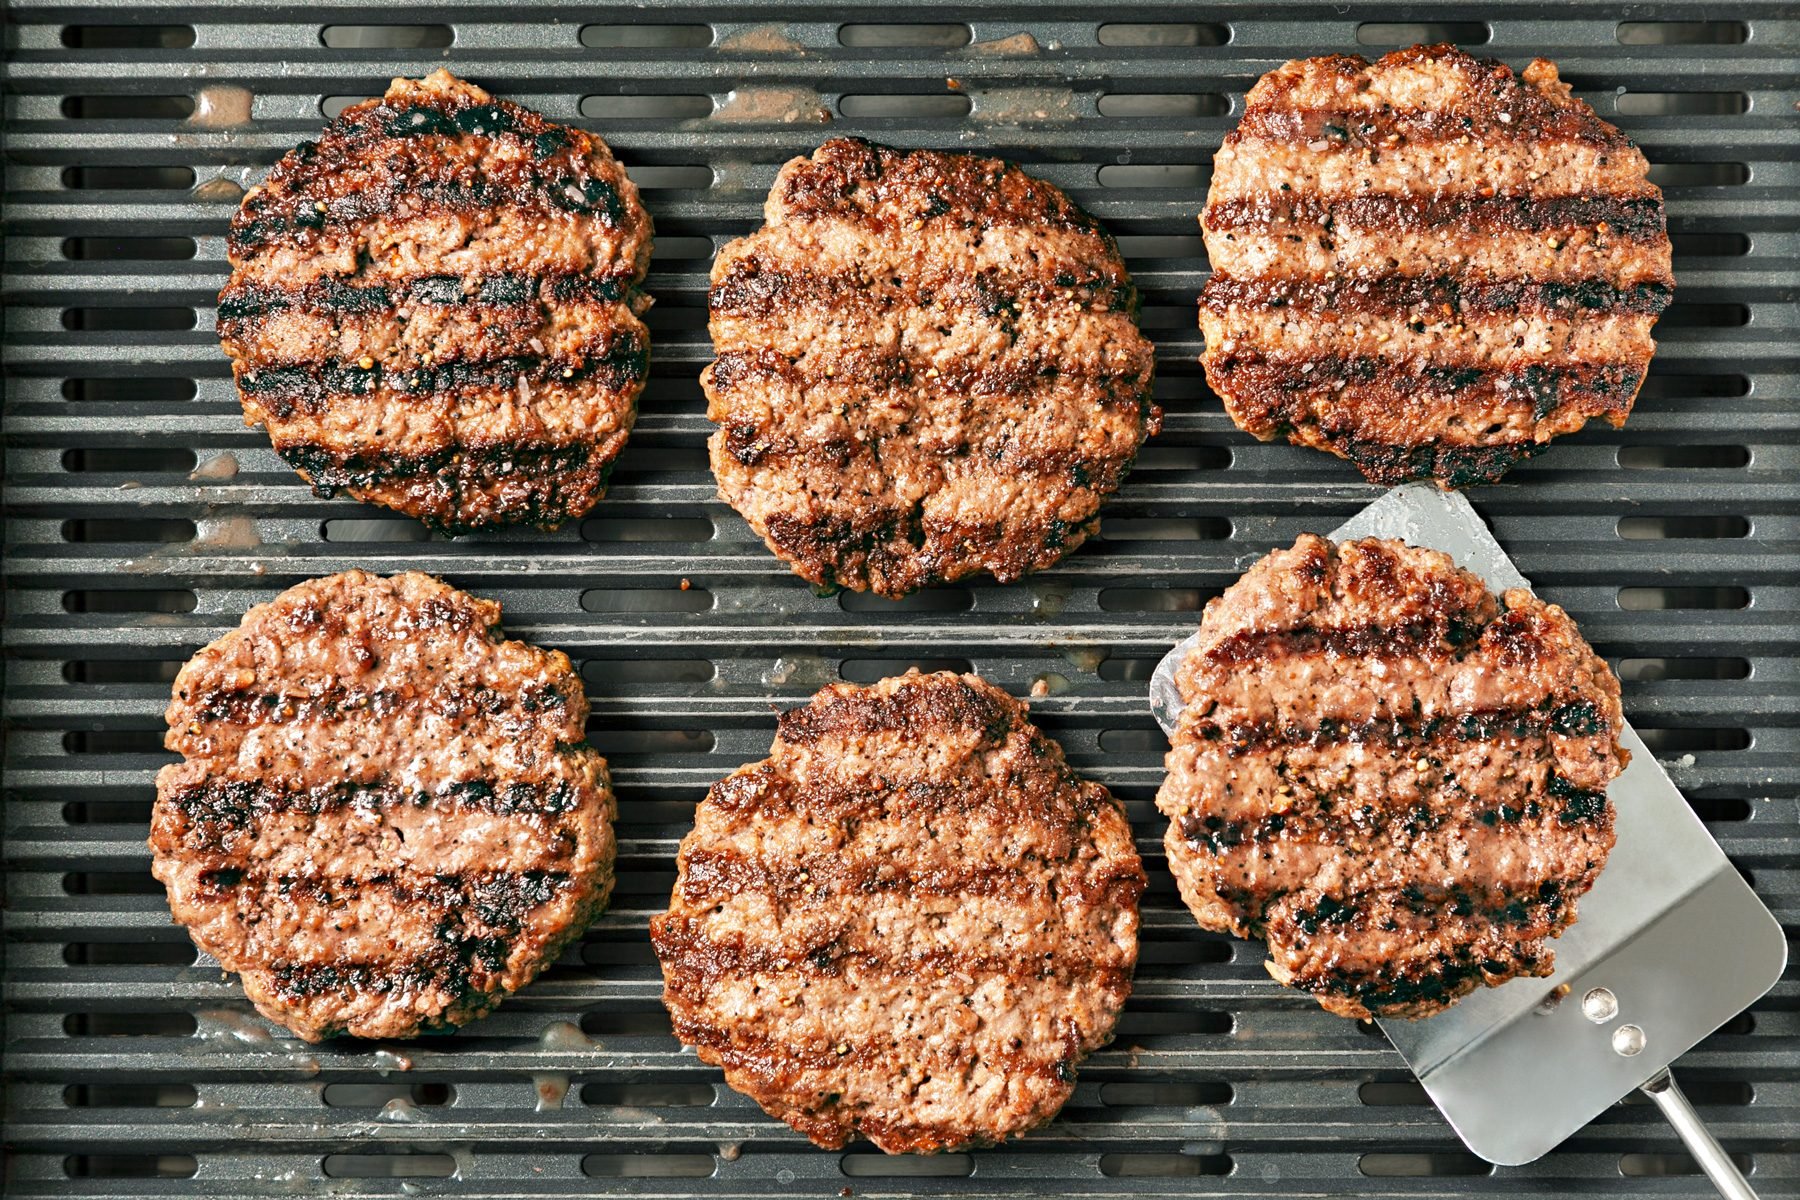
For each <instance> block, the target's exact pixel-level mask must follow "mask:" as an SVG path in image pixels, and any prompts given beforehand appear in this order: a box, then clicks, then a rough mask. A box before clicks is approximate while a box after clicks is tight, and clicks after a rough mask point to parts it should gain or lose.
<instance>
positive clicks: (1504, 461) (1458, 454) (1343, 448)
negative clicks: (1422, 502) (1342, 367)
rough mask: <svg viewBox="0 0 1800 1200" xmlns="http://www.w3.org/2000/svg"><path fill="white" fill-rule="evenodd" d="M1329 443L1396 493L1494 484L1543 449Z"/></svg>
mask: <svg viewBox="0 0 1800 1200" xmlns="http://www.w3.org/2000/svg"><path fill="white" fill-rule="evenodd" d="M1331 443H1332V445H1333V446H1334V447H1336V448H1337V449H1338V450H1339V451H1340V452H1341V453H1342V454H1343V456H1344V457H1345V458H1347V459H1349V460H1350V461H1351V462H1352V463H1355V464H1356V467H1357V469H1358V470H1360V471H1361V472H1362V473H1363V476H1364V478H1366V479H1368V480H1369V482H1371V483H1376V484H1380V485H1381V486H1383V487H1395V486H1398V485H1399V484H1402V483H1406V482H1407V481H1408V480H1413V479H1436V480H1440V481H1442V482H1443V483H1444V485H1445V486H1447V487H1452V488H1466V487H1475V486H1477V485H1479V484H1487V483H1495V482H1497V481H1498V480H1499V479H1500V477H1501V476H1503V475H1505V474H1506V473H1507V472H1508V471H1510V470H1512V469H1513V468H1514V467H1516V466H1518V465H1519V464H1520V463H1522V462H1524V461H1525V460H1526V459H1528V458H1531V457H1532V456H1533V455H1536V454H1538V453H1540V452H1541V451H1542V450H1543V449H1544V446H1543V445H1542V444H1541V443H1538V442H1503V443H1501V444H1499V445H1497V446H1462V445H1450V444H1446V443H1443V442H1426V443H1424V444H1422V445H1413V446H1395V445H1391V444H1389V443H1386V442H1378V441H1374V440H1370V439H1365V438H1353V437H1343V436H1334V437H1333V438H1332V439H1331Z"/></svg>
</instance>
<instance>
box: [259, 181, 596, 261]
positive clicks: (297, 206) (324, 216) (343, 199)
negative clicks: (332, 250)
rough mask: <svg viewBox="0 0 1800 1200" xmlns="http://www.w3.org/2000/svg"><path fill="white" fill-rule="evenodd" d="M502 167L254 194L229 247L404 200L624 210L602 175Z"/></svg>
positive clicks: (316, 231)
mask: <svg viewBox="0 0 1800 1200" xmlns="http://www.w3.org/2000/svg"><path fill="white" fill-rule="evenodd" d="M501 166H502V164H498V163H491V164H490V166H489V171H488V174H486V175H485V176H480V177H477V178H475V179H474V180H472V181H465V180H462V179H459V178H454V177H452V178H445V179H429V178H408V179H406V180H404V181H398V180H394V179H385V180H383V181H382V183H381V184H380V185H379V186H375V187H370V188H367V189H359V190H351V191H346V192H342V193H332V192H327V191H325V190H324V189H322V188H315V187H301V188H297V189H296V190H295V191H294V192H293V193H292V194H290V195H288V196H284V197H282V198H281V200H280V201H274V200H268V199H265V198H261V197H257V198H252V199H249V200H246V201H245V202H244V207H243V208H241V209H239V210H238V217H237V218H236V219H234V220H233V221H232V226H231V235H230V238H229V239H228V248H229V250H230V253H231V255H232V257H233V258H249V257H250V256H251V255H253V254H254V253H255V252H256V251H257V250H260V249H262V248H264V247H267V246H273V245H276V244H279V243H294V242H302V241H305V240H309V239H310V238H312V237H316V236H318V235H320V234H322V233H324V232H326V231H328V230H339V229H347V228H352V227H355V226H359V225H363V224H366V223H367V222H370V221H374V220H377V219H380V218H383V217H390V216H391V215H392V214H393V213H395V212H396V211H397V209H396V206H395V202H396V201H397V200H399V199H400V198H401V197H408V198H409V199H410V200H411V204H412V209H411V212H412V216H413V218H414V219H417V218H419V217H422V216H427V215H430V214H433V213H440V214H449V215H455V216H477V215H479V214H482V213H489V212H493V211H496V210H498V209H512V210H515V211H518V212H521V213H525V214H528V215H536V216H539V217H542V218H545V219H560V218H563V217H569V216H574V217H594V218H598V219H600V220H601V221H603V222H604V223H605V224H607V225H608V226H613V227H616V226H618V225H619V223H620V219H621V217H622V216H623V215H624V206H623V203H622V201H621V200H620V197H619V192H618V189H617V188H615V187H613V185H612V184H610V183H608V182H606V181H605V180H603V179H597V178H594V177H593V176H590V175H583V174H569V175H563V176H549V177H543V176H539V175H537V174H536V173H535V172H534V173H531V174H519V173H517V172H514V173H513V174H515V175H516V176H517V177H516V178H513V179H510V180H509V179H508V178H507V177H506V173H504V172H503V171H502V170H500V169H499V168H500V167H501ZM315 193H316V194H315Z"/></svg>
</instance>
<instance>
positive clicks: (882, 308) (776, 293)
mask: <svg viewBox="0 0 1800 1200" xmlns="http://www.w3.org/2000/svg"><path fill="white" fill-rule="evenodd" d="M707 305H708V307H709V308H710V309H711V311H712V313H713V315H714V316H729V317H750V318H759V319H763V318H777V319H779V318H782V317H783V316H784V315H786V314H788V313H790V312H792V310H793V309H794V308H795V307H797V306H807V307H815V308H829V309H831V310H832V311H833V312H834V314H838V315H841V316H844V317H857V318H868V317H871V316H874V315H878V314H881V313H886V312H891V311H894V310H896V309H910V308H930V307H932V306H934V305H940V306H942V307H944V308H946V309H948V310H952V311H954V310H956V309H967V310H969V311H970V312H972V313H974V314H976V315H978V316H980V317H982V318H984V319H989V320H992V319H996V318H1005V317H1008V316H1012V317H1016V316H1017V315H1018V313H1019V311H1020V309H1021V308H1023V307H1027V306H1037V307H1046V306H1050V305H1072V306H1076V307H1079V308H1081V309H1083V310H1085V311H1088V312H1105V313H1121V314H1127V315H1129V314H1132V313H1135V312H1136V310H1137V290H1136V289H1135V288H1133V287H1132V286H1131V284H1130V283H1129V282H1128V281H1126V280H1125V279H1124V277H1123V275H1122V274H1115V273H1106V272H1098V273H1089V274H1086V275H1082V276H1076V275H1073V274H1069V273H1064V272H1059V273H1055V274H1049V273H1037V274H1021V273H1019V272H1014V271H1002V270H1000V269H998V268H990V269H988V270H985V271H981V272H979V273H959V272H944V273H941V274H925V275H922V276H914V277H909V278H907V279H906V280H904V281H899V280H896V281H894V283H893V285H892V286H884V285H883V281H882V280H879V279H870V278H867V277H866V276H865V275H864V274H863V273H862V272H861V271H840V272H836V273H830V274H825V273H819V272H814V271H808V270H789V269H787V268H785V267H783V266H782V265H780V264H777V263H771V264H764V263H762V262H759V261H757V260H755V259H751V258H742V259H738V260H737V261H735V262H733V263H732V264H731V266H730V268H729V269H728V270H727V271H726V274H725V277H724V278H723V279H721V280H719V281H718V282H717V283H715V284H713V285H712V287H711V289H710V290H709V291H708V292H707Z"/></svg>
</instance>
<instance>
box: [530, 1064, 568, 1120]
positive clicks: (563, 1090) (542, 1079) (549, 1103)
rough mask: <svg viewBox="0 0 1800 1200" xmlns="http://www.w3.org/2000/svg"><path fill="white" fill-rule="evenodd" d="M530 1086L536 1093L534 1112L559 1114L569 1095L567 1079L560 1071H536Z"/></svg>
mask: <svg viewBox="0 0 1800 1200" xmlns="http://www.w3.org/2000/svg"><path fill="white" fill-rule="evenodd" d="M531 1086H532V1088H533V1089H534V1090H535V1091H536V1092H537V1108H536V1111H538V1112H541V1113H545V1112H559V1111H561V1109H562V1106H563V1101H564V1100H566V1099H567V1098H568V1095H569V1077H568V1075H567V1074H565V1073H563V1072H561V1071H536V1072H533V1073H532V1076H531Z"/></svg>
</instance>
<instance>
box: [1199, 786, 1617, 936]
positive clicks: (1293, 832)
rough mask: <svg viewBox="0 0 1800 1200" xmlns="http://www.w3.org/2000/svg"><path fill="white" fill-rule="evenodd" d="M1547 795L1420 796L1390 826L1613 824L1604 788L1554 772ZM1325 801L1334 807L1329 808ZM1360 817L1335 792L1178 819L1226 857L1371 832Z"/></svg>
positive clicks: (1413, 832)
mask: <svg viewBox="0 0 1800 1200" xmlns="http://www.w3.org/2000/svg"><path fill="white" fill-rule="evenodd" d="M1545 794H1546V795H1547V796H1548V797H1549V798H1550V801H1551V803H1550V805H1549V808H1548V810H1547V809H1546V805H1545V804H1544V803H1541V802H1540V801H1539V799H1538V797H1537V796H1535V795H1532V794H1530V793H1528V792H1527V793H1522V794H1521V795H1519V796H1517V797H1514V798H1513V801H1507V802H1502V803H1499V804H1492V805H1479V806H1476V807H1472V808H1443V807H1433V806H1432V805H1431V804H1429V803H1426V802H1424V801H1420V802H1419V803H1417V804H1415V805H1413V806H1412V807H1411V808H1409V809H1407V810H1406V811H1405V813H1404V814H1402V815H1399V816H1395V817H1394V818H1393V819H1392V825H1391V827H1392V829H1394V830H1397V831H1399V832H1402V833H1404V834H1405V835H1406V837H1407V838H1417V837H1420V836H1423V835H1429V834H1431V833H1435V832H1437V831H1439V830H1443V829H1449V828H1452V827H1455V826H1457V825H1461V824H1464V823H1468V822H1479V823H1481V824H1482V825H1484V826H1486V827H1487V828H1489V829H1499V828H1503V827H1505V828H1518V827H1521V826H1535V825H1537V824H1538V823H1539V822H1540V821H1542V819H1543V817H1544V815H1545V812H1546V811H1551V812H1553V813H1554V814H1555V818H1556V821H1557V823H1558V824H1559V825H1560V826H1563V827H1573V826H1577V825H1588V826H1594V827H1597V828H1604V827H1605V826H1606V825H1607V823H1608V819H1609V812H1610V808H1609V805H1608V803H1607V799H1606V793H1605V792H1591V791H1584V790H1582V789H1579V788H1575V787H1573V786H1572V785H1570V784H1569V783H1568V782H1567V781H1566V780H1562V779H1559V778H1557V777H1556V776H1555V775H1551V776H1550V777H1549V780H1548V782H1547V783H1546V785H1545ZM1514 801H1516V802H1514ZM1326 804H1331V807H1330V808H1327V807H1325V805H1326ZM1361 816H1363V814H1362V813H1361V811H1360V809H1356V808H1352V809H1350V810H1349V811H1348V812H1347V813H1346V812H1340V811H1338V806H1337V805H1336V803H1335V802H1333V801H1332V799H1331V798H1330V797H1321V798H1319V799H1317V800H1313V801H1310V802H1308V803H1307V805H1306V806H1305V807H1302V805H1301V804H1299V803H1296V804H1295V806H1294V807H1293V808H1291V809H1289V810H1288V811H1285V812H1268V813H1264V814H1263V815H1261V816H1258V817H1256V818H1255V819H1246V820H1231V819H1227V818H1225V817H1221V816H1219V815H1217V814H1216V813H1208V814H1206V815H1205V816H1201V815H1199V814H1197V813H1187V814H1184V815H1183V816H1182V817H1181V818H1180V819H1179V820H1178V821H1177V822H1176V824H1177V826H1178V828H1179V829H1180V831H1181V836H1182V838H1183V840H1185V841H1186V842H1187V843H1188V844H1189V845H1190V846H1192V847H1193V848H1194V849H1195V850H1197V851H1202V852H1204V853H1206V854H1208V855H1210V856H1211V857H1213V858H1225V857H1227V856H1229V855H1233V854H1235V853H1238V852H1240V851H1241V852H1245V853H1248V852H1250V851H1251V850H1252V849H1253V848H1255V847H1258V846H1264V845H1267V844H1268V843H1270V842H1274V841H1276V840H1277V839H1283V840H1300V841H1307V842H1319V843H1326V842H1341V841H1343V840H1345V838H1347V837H1350V836H1353V835H1354V836H1366V835H1367V832H1368V830H1367V828H1366V822H1364V821H1360V820H1359V819H1358V818H1359V817H1361ZM1307 932H1309V933H1310V932H1313V930H1311V929H1308V930H1307Z"/></svg>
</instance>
